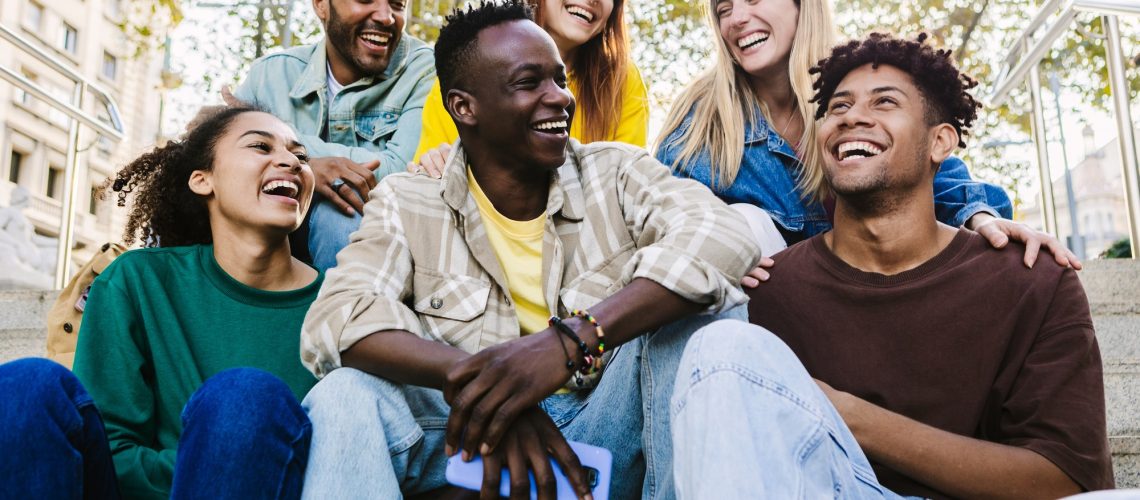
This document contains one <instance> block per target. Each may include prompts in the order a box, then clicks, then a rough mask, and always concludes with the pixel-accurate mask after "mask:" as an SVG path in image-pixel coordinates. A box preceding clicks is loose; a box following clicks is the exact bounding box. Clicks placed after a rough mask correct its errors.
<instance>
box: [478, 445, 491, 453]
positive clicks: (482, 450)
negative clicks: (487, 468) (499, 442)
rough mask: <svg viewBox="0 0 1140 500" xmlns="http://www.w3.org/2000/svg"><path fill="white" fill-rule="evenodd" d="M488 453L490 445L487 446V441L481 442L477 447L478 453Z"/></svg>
mask: <svg viewBox="0 0 1140 500" xmlns="http://www.w3.org/2000/svg"><path fill="white" fill-rule="evenodd" d="M488 453H491V447H490V446H487V443H483V445H482V446H480V447H479V454H480V455H486V454H488Z"/></svg>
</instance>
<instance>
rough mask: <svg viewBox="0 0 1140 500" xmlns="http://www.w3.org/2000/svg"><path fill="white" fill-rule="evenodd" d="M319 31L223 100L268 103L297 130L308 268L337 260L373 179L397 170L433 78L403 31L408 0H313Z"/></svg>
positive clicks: (267, 61) (424, 49)
mask: <svg viewBox="0 0 1140 500" xmlns="http://www.w3.org/2000/svg"><path fill="white" fill-rule="evenodd" d="M313 7H314V8H315V9H316V11H317V17H319V18H320V19H321V21H322V23H323V25H324V28H325V39H324V40H322V41H320V42H318V43H316V44H313V45H306V46H303V47H295V48H292V49H289V50H285V51H282V52H278V53H276V54H270V55H268V56H265V57H263V58H261V59H258V60H257V61H255V62H254V63H253V66H251V67H250V70H249V74H248V75H247V76H246V79H245V82H243V83H242V85H241V86H240V87H238V89H237V90H236V91H235V92H234V95H233V96H232V99H231V96H228V95H227V96H226V97H227V101H231V103H232V101H241V102H244V103H248V104H251V105H254V106H257V107H259V108H262V109H265V110H266V111H269V112H271V113H273V114H275V115H277V116H278V117H280V118H281V119H283V120H285V121H286V122H289V123H291V124H292V125H293V126H294V127H295V128H296V129H297V133H298V135H299V137H300V139H301V142H303V143H304V144H305V147H306V148H308V151H309V154H310V155H311V156H312V160H311V161H310V164H311V165H312V167H313V173H314V174H315V175H316V178H317V193H318V194H319V195H320V196H318V198H317V200H318V201H317V203H315V204H314V207H313V210H312V211H311V212H310V215H309V217H310V219H309V222H308V228H309V234H308V241H307V245H306V244H305V242H304V241H303V240H302V242H297V241H294V246H295V247H299V248H295V249H294V251H295V252H296V251H297V250H300V251H301V254H302V255H303V254H304V250H306V249H307V250H308V251H309V254H310V255H311V257H312V262H313V265H314V266H315V267H317V268H318V269H320V270H322V271H323V270H325V269H327V268H329V267H332V266H334V265H335V264H336V254H337V252H338V251H340V249H341V248H343V247H344V246H345V245H347V244H348V235H349V234H350V233H352V232H353V231H355V230H356V228H357V227H359V226H360V213H361V212H362V209H363V206H364V202H365V201H366V200H367V198H368V192H369V191H370V190H371V189H372V188H373V187H375V186H376V183H377V181H378V180H379V179H380V178H382V177H384V176H385V175H387V174H390V173H392V172H398V171H402V170H403V169H404V165H406V164H407V163H408V161H410V160H411V159H412V155H413V154H414V153H415V150H416V144H417V141H418V140H419V134H420V115H421V112H422V109H423V104H424V99H425V98H426V97H427V93H428V90H429V89H430V88H431V85H432V81H433V80H434V79H435V66H434V63H435V58H434V56H433V51H432V49H431V47H429V46H427V44H425V43H424V42H422V41H420V40H418V39H416V38H413V37H411V36H405V34H404V32H403V30H404V17H405V16H406V15H407V2H406V1H405V0H376V1H373V2H357V1H351V0H313Z"/></svg>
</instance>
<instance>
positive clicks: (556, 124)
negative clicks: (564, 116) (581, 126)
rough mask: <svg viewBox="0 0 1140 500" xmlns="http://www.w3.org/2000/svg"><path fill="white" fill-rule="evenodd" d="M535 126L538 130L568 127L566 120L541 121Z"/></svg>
mask: <svg viewBox="0 0 1140 500" xmlns="http://www.w3.org/2000/svg"><path fill="white" fill-rule="evenodd" d="M534 128H535V129H537V130H554V129H559V128H566V120H561V121H557V122H546V123H539V124H538V125H535V126H534Z"/></svg>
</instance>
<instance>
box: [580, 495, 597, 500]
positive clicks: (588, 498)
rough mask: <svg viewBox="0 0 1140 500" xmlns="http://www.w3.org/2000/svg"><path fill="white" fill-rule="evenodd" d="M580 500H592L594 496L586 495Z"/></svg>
mask: <svg viewBox="0 0 1140 500" xmlns="http://www.w3.org/2000/svg"><path fill="white" fill-rule="evenodd" d="M582 500H594V495H591V494H589V493H586V496H584V497H582Z"/></svg>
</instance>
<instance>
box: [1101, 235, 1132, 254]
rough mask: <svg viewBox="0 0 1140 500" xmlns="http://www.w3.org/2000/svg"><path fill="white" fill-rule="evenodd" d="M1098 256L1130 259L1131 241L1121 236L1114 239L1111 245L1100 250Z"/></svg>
mask: <svg viewBox="0 0 1140 500" xmlns="http://www.w3.org/2000/svg"><path fill="white" fill-rule="evenodd" d="M1100 258H1102V259H1131V258H1132V243H1131V241H1130V240H1129V239H1128V238H1121V239H1119V240H1116V243H1113V244H1112V246H1110V247H1108V248H1107V249H1105V251H1103V252H1101V254H1100Z"/></svg>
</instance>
